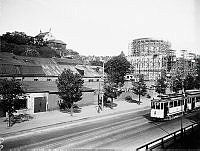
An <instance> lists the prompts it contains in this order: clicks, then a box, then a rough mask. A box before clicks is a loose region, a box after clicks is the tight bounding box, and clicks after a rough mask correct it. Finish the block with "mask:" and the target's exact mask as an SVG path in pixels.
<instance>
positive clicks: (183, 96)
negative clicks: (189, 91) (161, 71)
mask: <svg viewBox="0 0 200 151" xmlns="http://www.w3.org/2000/svg"><path fill="white" fill-rule="evenodd" d="M182 52H183V76H182V81H181V84H182V98H183V104H184V99H185V90H184V77H185V50H182ZM181 137H182V139H183V105H181Z"/></svg>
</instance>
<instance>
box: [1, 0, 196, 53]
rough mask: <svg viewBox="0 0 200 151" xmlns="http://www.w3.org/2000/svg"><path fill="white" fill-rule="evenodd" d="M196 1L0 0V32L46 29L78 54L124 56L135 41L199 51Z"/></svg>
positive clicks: (28, 33)
mask: <svg viewBox="0 0 200 151" xmlns="http://www.w3.org/2000/svg"><path fill="white" fill-rule="evenodd" d="M199 1H200V0H0V35H1V34H4V33H6V32H13V31H22V32H25V33H26V34H27V35H31V36H35V35H37V34H38V33H39V32H40V30H42V31H43V32H46V31H49V29H51V32H52V33H53V35H54V36H55V37H56V38H57V39H60V40H62V41H64V42H65V43H66V44H67V48H69V49H73V50H75V51H77V52H79V54H81V55H98V56H105V55H111V56H113V55H118V54H120V52H121V51H123V52H124V53H125V54H128V44H129V43H130V42H131V40H133V39H137V38H146V37H151V38H154V39H162V40H166V41H169V42H171V48H172V49H175V50H178V51H179V50H182V49H186V50H188V51H190V52H193V53H198V54H200V52H198V50H199V48H200V36H199V35H200V29H199V27H200V19H199V18H200V11H199V10H200V2H199Z"/></svg>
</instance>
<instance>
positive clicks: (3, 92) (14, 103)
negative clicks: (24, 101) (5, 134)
mask: <svg viewBox="0 0 200 151" xmlns="http://www.w3.org/2000/svg"><path fill="white" fill-rule="evenodd" d="M23 94H24V90H23V88H22V86H21V84H20V83H19V82H18V81H16V80H14V79H12V80H7V79H3V80H0V96H1V97H2V101H1V106H2V107H3V110H4V111H5V112H7V113H8V126H11V117H12V116H13V113H14V112H16V108H17V107H18V106H19V104H20V100H21V99H20V96H23Z"/></svg>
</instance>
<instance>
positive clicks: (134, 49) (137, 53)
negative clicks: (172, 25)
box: [127, 38, 175, 81]
mask: <svg viewBox="0 0 200 151" xmlns="http://www.w3.org/2000/svg"><path fill="white" fill-rule="evenodd" d="M170 47H171V44H170V43H169V42H168V41H164V40H156V39H152V38H141V39H135V40H132V41H131V42H130V44H129V52H128V56H127V60H128V61H129V62H130V63H131V65H132V68H133V76H134V77H135V78H136V79H137V77H138V75H139V74H143V75H144V79H145V80H149V81H155V80H156V79H158V78H159V77H161V73H162V71H163V70H167V66H168V62H169V59H171V57H172V56H173V57H175V51H174V50H170ZM170 56H171V57H170ZM173 57H172V58H173Z"/></svg>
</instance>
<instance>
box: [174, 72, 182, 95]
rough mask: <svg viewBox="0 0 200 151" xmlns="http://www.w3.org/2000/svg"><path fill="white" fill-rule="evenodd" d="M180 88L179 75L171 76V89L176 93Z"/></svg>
mask: <svg viewBox="0 0 200 151" xmlns="http://www.w3.org/2000/svg"><path fill="white" fill-rule="evenodd" d="M181 89H182V80H181V78H180V77H179V76H176V77H173V79H172V91H173V92H175V93H178V91H179V90H181Z"/></svg>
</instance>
